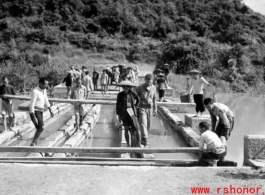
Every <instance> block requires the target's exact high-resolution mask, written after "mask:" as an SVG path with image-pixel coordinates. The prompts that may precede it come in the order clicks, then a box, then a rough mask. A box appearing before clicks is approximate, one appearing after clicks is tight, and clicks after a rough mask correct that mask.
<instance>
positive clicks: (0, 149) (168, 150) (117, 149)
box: [0, 146, 199, 154]
mask: <svg viewBox="0 0 265 195" xmlns="http://www.w3.org/2000/svg"><path fill="white" fill-rule="evenodd" d="M0 152H29V153H38V152H40V153H79V154H84V153H126V152H129V153H133V152H135V153H197V152H199V148H197V147H177V148H129V147H128V148H121V147H93V148H83V147H78V148H77V147H71V148H70V147H69V148H68V147H36V146H11V147H10V146H1V147H0Z"/></svg>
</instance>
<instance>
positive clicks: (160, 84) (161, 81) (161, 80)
mask: <svg viewBox="0 0 265 195" xmlns="http://www.w3.org/2000/svg"><path fill="white" fill-rule="evenodd" d="M157 77H158V79H157V80H156V83H157V90H158V95H159V102H163V101H164V96H165V90H166V89H167V88H168V84H167V81H166V79H165V75H164V74H162V73H160V74H158V75H157Z"/></svg>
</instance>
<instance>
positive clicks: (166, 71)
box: [164, 64, 169, 82]
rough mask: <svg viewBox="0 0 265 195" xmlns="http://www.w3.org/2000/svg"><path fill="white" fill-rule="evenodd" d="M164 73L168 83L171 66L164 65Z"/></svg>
mask: <svg viewBox="0 0 265 195" xmlns="http://www.w3.org/2000/svg"><path fill="white" fill-rule="evenodd" d="M164 73H165V78H166V81H167V82H168V78H167V77H168V75H169V65H168V64H165V65H164Z"/></svg>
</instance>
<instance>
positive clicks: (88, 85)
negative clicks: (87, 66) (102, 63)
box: [83, 71, 94, 100]
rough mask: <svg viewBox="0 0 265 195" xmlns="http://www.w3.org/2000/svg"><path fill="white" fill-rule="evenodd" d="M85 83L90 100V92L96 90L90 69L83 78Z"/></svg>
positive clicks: (87, 96)
mask: <svg viewBox="0 0 265 195" xmlns="http://www.w3.org/2000/svg"><path fill="white" fill-rule="evenodd" d="M83 85H84V86H85V87H86V92H87V94H86V99H87V100H88V98H89V94H90V92H91V91H94V89H93V83H92V79H91V77H90V76H89V71H86V72H85V76H84V78H83Z"/></svg>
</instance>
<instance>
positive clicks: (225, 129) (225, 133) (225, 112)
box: [204, 98, 234, 146]
mask: <svg viewBox="0 0 265 195" xmlns="http://www.w3.org/2000/svg"><path fill="white" fill-rule="evenodd" d="M204 105H205V107H206V108H207V109H208V111H209V113H210V115H211V121H212V131H213V132H215V133H216V134H217V135H218V137H219V138H220V139H221V141H222V143H223V144H224V145H225V146H226V140H228V138H229V136H230V134H231V132H232V130H233V127H234V114H233V112H232V111H231V110H230V109H229V108H228V107H227V106H226V105H224V104H221V103H213V102H212V99H211V98H206V99H205V100H204ZM216 117H219V123H218V125H217V127H216V128H215V126H216V121H217V118H216Z"/></svg>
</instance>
